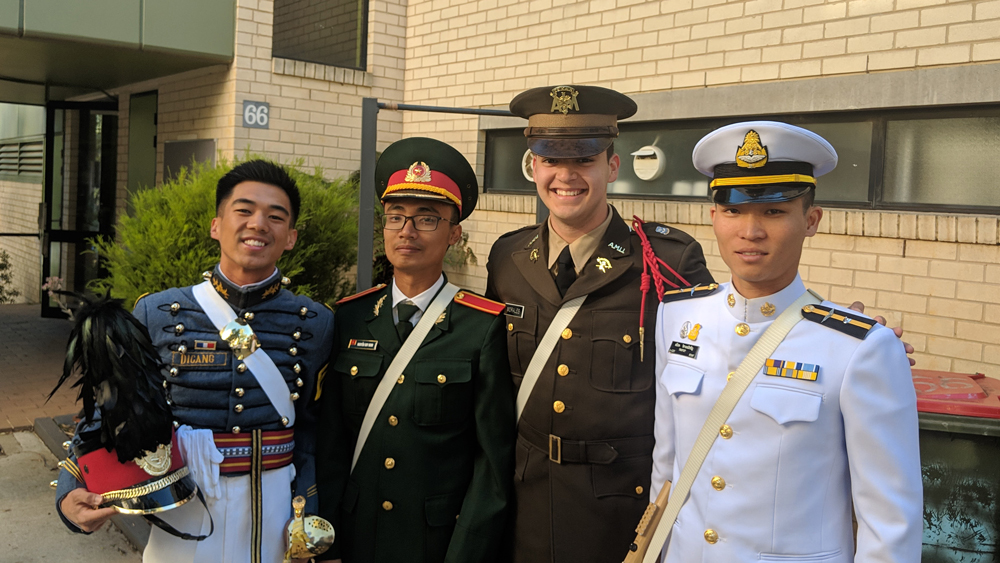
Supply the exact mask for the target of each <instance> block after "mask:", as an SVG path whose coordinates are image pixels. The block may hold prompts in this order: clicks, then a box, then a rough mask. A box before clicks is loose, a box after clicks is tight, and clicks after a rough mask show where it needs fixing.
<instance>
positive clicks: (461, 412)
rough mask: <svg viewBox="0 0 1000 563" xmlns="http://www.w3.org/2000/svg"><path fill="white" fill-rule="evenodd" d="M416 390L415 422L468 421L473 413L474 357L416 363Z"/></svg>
mask: <svg viewBox="0 0 1000 563" xmlns="http://www.w3.org/2000/svg"><path fill="white" fill-rule="evenodd" d="M412 365H413V367H412V368H409V369H410V370H412V371H413V378H414V380H415V381H416V391H415V392H414V394H413V421H414V422H416V423H417V424H418V425H421V426H428V425H433V424H452V423H456V422H464V421H465V420H467V419H468V418H469V417H470V416H471V414H472V408H473V402H474V396H473V393H472V360H470V359H447V358H446V359H440V360H420V361H416V362H413V364H412Z"/></svg>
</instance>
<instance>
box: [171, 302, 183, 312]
mask: <svg viewBox="0 0 1000 563" xmlns="http://www.w3.org/2000/svg"><path fill="white" fill-rule="evenodd" d="M180 310H181V304H180V303H178V302H176V301H174V302H173V303H171V304H170V312H171V313H176V312H177V311H180Z"/></svg>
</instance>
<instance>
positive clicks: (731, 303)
mask: <svg viewBox="0 0 1000 563" xmlns="http://www.w3.org/2000/svg"><path fill="white" fill-rule="evenodd" d="M726 303H728V304H729V306H730V307H735V306H736V298H735V297H733V294H732V293H730V294H729V296H728V297H726Z"/></svg>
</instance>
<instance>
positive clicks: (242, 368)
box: [236, 363, 247, 373]
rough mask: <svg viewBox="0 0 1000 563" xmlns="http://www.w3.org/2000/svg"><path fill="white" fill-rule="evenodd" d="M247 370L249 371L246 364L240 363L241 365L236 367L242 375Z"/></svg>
mask: <svg viewBox="0 0 1000 563" xmlns="http://www.w3.org/2000/svg"><path fill="white" fill-rule="evenodd" d="M246 370H247V365H246V364H244V363H240V365H238V366H236V371H238V372H240V373H243V372H245V371H246Z"/></svg>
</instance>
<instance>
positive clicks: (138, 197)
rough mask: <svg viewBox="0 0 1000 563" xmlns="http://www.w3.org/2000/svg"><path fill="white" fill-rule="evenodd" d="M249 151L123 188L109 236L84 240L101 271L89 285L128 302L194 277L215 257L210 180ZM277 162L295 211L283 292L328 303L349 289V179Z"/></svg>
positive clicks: (353, 224)
mask: <svg viewBox="0 0 1000 563" xmlns="http://www.w3.org/2000/svg"><path fill="white" fill-rule="evenodd" d="M254 158H259V157H257V156H254V155H244V156H243V157H242V158H240V159H236V160H234V161H229V160H225V159H220V161H219V162H218V164H216V165H215V166H209V165H207V164H198V163H195V164H194V165H193V166H192V167H191V168H184V169H182V170H181V173H180V174H179V175H178V176H177V178H175V179H174V180H173V181H171V182H169V183H166V184H163V185H162V186H159V187H156V188H151V189H148V190H142V191H138V192H135V193H133V194H131V196H130V197H131V201H130V203H131V208H130V210H129V212H128V213H123V214H122V215H121V216H120V217H119V219H118V222H117V225H116V226H115V232H116V237H115V240H94V241H91V242H92V244H93V245H94V247H95V251H96V252H97V253H98V255H99V256H100V259H101V262H102V265H103V266H104V267H105V268H106V269H107V271H108V276H107V277H105V278H102V279H98V280H95V281H94V282H92V283H91V284H90V289H91V290H93V291H96V292H100V293H103V292H105V291H107V290H109V289H110V290H111V293H112V295H114V296H115V297H118V298H121V299H124V300H125V302H126V303H128V304H131V303H132V302H133V301H134V300H135V299H137V298H138V297H139V296H140V295H142V294H144V293H147V292H150V293H152V292H157V291H163V290H165V289H168V288H170V287H182V286H187V285H192V284H196V283H199V282H200V281H201V280H202V278H201V273H202V272H204V271H205V270H208V269H211V268H212V267H213V266H214V265H215V264H216V263H217V262H218V261H219V244H218V242H217V241H215V240H213V239H212V238H211V237H210V236H209V228H210V226H211V221H212V218H213V217H215V186H216V184H217V183H218V181H219V178H221V177H222V176H223V175H224V174H225V173H226V172H228V171H229V170H231V169H232V168H233V167H234V166H235V165H237V164H239V163H240V162H243V161H246V160H251V159H254ZM285 167H286V168H287V169H288V171H289V173H290V174H291V175H292V177H293V178H294V179H295V182H296V183H297V184H298V186H299V192H300V195H301V199H302V210H301V213H300V215H299V218H298V221H297V223H296V228H297V229H298V231H299V237H298V242H297V243H296V245H295V248H294V249H292V250H290V251H286V252H285V253H284V254H283V255H282V257H281V260H280V261H279V262H278V268H279V269H280V270H281V273H282V275H285V276H288V277H289V278H291V279H292V285H291V286H289V289H290V290H291V291H294V292H295V293H298V294H302V295H307V296H309V297H311V298H312V299H314V300H316V301H320V302H325V303H331V304H332V303H333V302H335V301H336V300H337V299H339V298H340V297H342V296H344V295H347V294H350V293H353V290H354V282H353V279H345V278H346V274H347V273H348V272H349V270H350V269H351V268H352V267H353V266H354V264H355V263H356V261H357V235H358V224H357V205H358V185H357V182H355V181H350V180H347V181H345V180H333V181H329V180H326V179H324V178H323V175H322V174H321V172H320V170H319V169H315V170H313V171H312V172H306V171H304V170H302V162H301V161H298V162H295V163H292V164H285Z"/></svg>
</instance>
